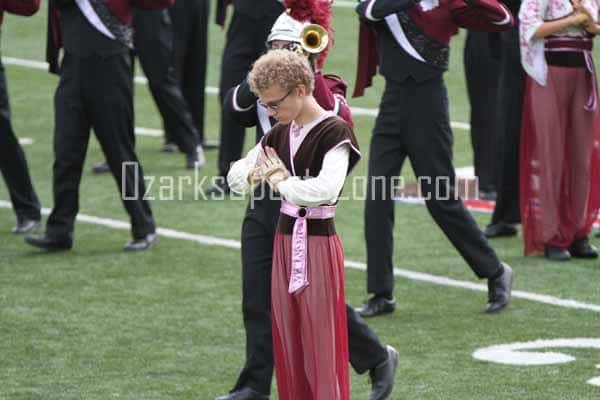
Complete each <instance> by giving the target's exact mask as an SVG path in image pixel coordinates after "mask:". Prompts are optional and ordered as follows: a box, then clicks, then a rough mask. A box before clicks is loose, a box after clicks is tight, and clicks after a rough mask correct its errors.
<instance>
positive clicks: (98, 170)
mask: <svg viewBox="0 0 600 400" xmlns="http://www.w3.org/2000/svg"><path fill="white" fill-rule="evenodd" d="M109 171H110V168H109V167H108V163H107V162H106V161H102V162H98V163H96V164H94V165H92V172H93V173H95V174H104V173H107V172H109Z"/></svg>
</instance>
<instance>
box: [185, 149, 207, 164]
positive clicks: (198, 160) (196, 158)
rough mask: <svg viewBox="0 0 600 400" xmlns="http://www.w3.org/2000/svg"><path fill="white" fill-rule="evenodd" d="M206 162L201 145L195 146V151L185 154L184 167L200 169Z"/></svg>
mask: <svg viewBox="0 0 600 400" xmlns="http://www.w3.org/2000/svg"><path fill="white" fill-rule="evenodd" d="M205 164H206V158H205V157H204V150H203V149H202V147H201V146H198V148H196V151H195V152H193V153H192V154H187V155H186V156H185V167H186V169H196V168H198V169H200V168H202V167H204V165H205Z"/></svg>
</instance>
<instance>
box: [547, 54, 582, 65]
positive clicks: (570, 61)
mask: <svg viewBox="0 0 600 400" xmlns="http://www.w3.org/2000/svg"><path fill="white" fill-rule="evenodd" d="M546 62H547V63H548V65H552V66H554V67H569V68H586V64H585V55H584V54H583V52H581V51H546Z"/></svg>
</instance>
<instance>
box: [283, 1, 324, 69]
mask: <svg viewBox="0 0 600 400" xmlns="http://www.w3.org/2000/svg"><path fill="white" fill-rule="evenodd" d="M331 3H332V1H331V0H285V8H286V9H287V10H288V13H289V15H290V17H292V18H294V19H295V20H296V21H300V22H310V23H313V24H319V25H321V26H322V27H323V28H325V30H326V31H327V32H328V33H329V45H328V46H327V48H326V49H325V50H323V52H322V53H321V54H319V59H318V60H317V66H318V67H319V68H321V67H322V66H323V64H324V63H325V59H326V58H327V54H329V50H330V49H331V46H332V45H333V29H332V28H331Z"/></svg>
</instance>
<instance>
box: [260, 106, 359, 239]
mask: <svg viewBox="0 0 600 400" xmlns="http://www.w3.org/2000/svg"><path fill="white" fill-rule="evenodd" d="M289 131H290V125H289V124H286V125H284V124H277V125H275V126H274V127H273V129H271V130H270V131H269V133H268V134H266V135H265V136H264V137H263V139H262V142H261V143H262V146H263V147H265V146H270V147H273V148H274V149H275V151H276V152H277V154H278V155H279V157H280V158H281V160H282V161H283V162H284V163H285V166H286V167H287V169H288V170H289V171H290V173H291V174H292V175H294V176H298V177H300V178H301V179H305V178H311V177H313V178H314V177H316V176H317V175H319V172H320V171H321V168H322V165H323V159H324V158H325V154H327V152H328V151H329V150H331V149H333V148H334V147H336V146H337V145H339V144H340V143H342V142H344V141H348V142H349V143H348V144H349V145H350V146H351V150H350V162H349V164H348V171H347V174H349V173H350V171H352V168H354V166H355V165H356V163H357V162H358V160H359V159H360V153H359V152H358V141H357V140H356V136H354V132H353V131H352V128H351V127H350V126H349V125H348V124H347V123H346V122H345V121H344V120H342V119H341V118H339V117H337V116H332V117H329V118H326V119H324V120H323V121H321V122H319V123H318V124H317V125H316V126H315V127H314V128H313V129H312V130H311V131H310V132H309V133H308V135H306V137H305V138H304V140H303V141H302V143H301V144H300V147H299V148H298V151H296V155H295V156H294V160H293V165H292V161H291V159H290V134H289ZM295 221H296V218H294V217H290V216H287V215H283V214H281V215H280V216H279V223H278V225H277V231H278V232H280V233H285V234H291V233H292V230H293V227H294V222H295ZM307 226H308V234H309V235H316V236H331V235H333V234H335V226H334V224H333V219H325V220H308V224H307Z"/></svg>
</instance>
